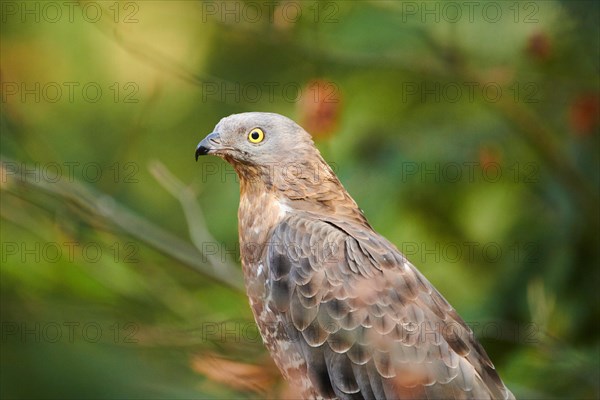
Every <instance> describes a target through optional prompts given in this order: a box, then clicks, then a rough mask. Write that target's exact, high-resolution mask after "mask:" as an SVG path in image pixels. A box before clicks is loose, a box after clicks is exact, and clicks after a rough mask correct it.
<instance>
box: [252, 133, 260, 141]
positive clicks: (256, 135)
mask: <svg viewBox="0 0 600 400" xmlns="http://www.w3.org/2000/svg"><path fill="white" fill-rule="evenodd" d="M258 136H259V134H258V132H256V131H254V132H252V139H254V140H258Z"/></svg>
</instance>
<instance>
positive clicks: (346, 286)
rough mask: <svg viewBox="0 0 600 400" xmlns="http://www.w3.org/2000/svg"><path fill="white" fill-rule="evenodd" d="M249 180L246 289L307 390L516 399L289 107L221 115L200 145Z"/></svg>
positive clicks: (242, 223) (270, 340) (244, 214)
mask: <svg viewBox="0 0 600 400" xmlns="http://www.w3.org/2000/svg"><path fill="white" fill-rule="evenodd" d="M206 154H212V155H216V156H219V157H221V158H223V159H225V160H226V161H227V162H229V163H230V164H231V165H232V166H233V168H234V169H235V171H236V173H237V175H238V176H239V180H240V205H239V210H238V218H239V240H240V252H241V261H242V268H243V273H244V279H245V285H246V291H247V294H248V297H249V300H250V305H251V308H252V312H253V314H254V317H255V319H256V323H257V325H258V327H259V330H260V333H261V335H262V338H263V341H264V343H265V345H266V347H267V348H268V350H269V352H270V353H271V356H272V358H273V359H274V361H275V363H276V364H277V366H278V368H279V369H280V370H281V372H282V374H283V376H284V377H285V378H286V379H287V380H288V382H289V384H290V385H291V387H292V388H293V390H295V393H297V394H298V396H299V397H302V398H304V399H354V400H358V399H514V396H513V395H512V393H511V392H510V391H509V390H508V389H507V388H506V386H505V385H504V384H503V382H502V381H501V379H500V377H499V376H498V373H497V372H496V370H495V368H494V365H493V364H492V362H491V361H490V359H489V357H488V355H487V354H486V352H485V350H484V349H483V347H482V346H481V345H480V344H479V343H478V342H477V340H476V339H475V338H474V337H473V332H472V330H471V329H470V328H469V327H468V326H467V325H466V323H465V322H464V321H463V320H462V319H461V317H460V316H459V315H458V314H457V313H456V311H455V310H454V309H453V308H452V306H451V305H450V304H449V303H448V302H447V301H446V299H444V297H442V295H441V294H440V293H439V292H438V291H437V290H436V289H435V288H434V287H433V285H432V284H431V283H429V281H428V280H427V279H426V278H425V277H424V276H423V275H422V274H421V273H420V272H419V271H418V270H417V269H416V268H415V267H414V266H413V265H412V264H411V263H410V262H409V261H408V260H407V259H406V258H405V257H404V256H403V254H402V253H400V251H398V249H397V248H396V247H395V246H394V245H393V244H392V243H390V242H389V241H388V240H386V239H385V238H384V237H383V236H381V235H380V234H378V233H377V232H375V230H374V229H373V228H372V227H371V225H369V223H368V222H367V219H366V218H365V216H364V215H363V212H362V211H361V209H360V208H359V207H358V206H357V204H356V202H355V201H354V200H353V199H352V197H350V195H349V194H348V192H347V191H346V190H345V189H344V187H343V186H342V184H341V183H340V181H339V180H338V178H337V177H336V175H335V174H334V172H333V171H332V169H331V168H330V167H329V165H328V164H327V163H326V162H325V161H324V160H323V158H322V157H321V155H320V153H319V151H318V150H317V148H316V147H315V145H314V143H313V141H312V139H311V136H310V135H309V134H308V133H307V132H306V131H305V130H304V129H302V128H301V127H300V126H299V125H297V124H296V123H295V122H294V121H292V120H291V119H288V118H286V117H284V116H281V115H278V114H272V113H258V112H249V113H242V114H234V115H231V116H229V117H226V118H223V119H222V120H221V121H220V122H219V123H218V124H217V126H216V127H215V129H214V132H212V133H210V134H209V135H208V136H206V138H204V139H203V140H202V141H201V142H200V143H199V144H198V146H197V148H196V154H195V155H196V160H198V157H199V156H202V155H206Z"/></svg>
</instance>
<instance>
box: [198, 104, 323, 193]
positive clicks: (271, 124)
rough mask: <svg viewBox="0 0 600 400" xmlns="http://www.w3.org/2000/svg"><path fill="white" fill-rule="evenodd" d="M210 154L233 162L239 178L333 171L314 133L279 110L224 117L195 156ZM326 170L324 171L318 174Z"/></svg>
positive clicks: (270, 180) (272, 181)
mask: <svg viewBox="0 0 600 400" xmlns="http://www.w3.org/2000/svg"><path fill="white" fill-rule="evenodd" d="M207 154H212V155H216V156H219V157H221V158H223V159H225V160H226V161H227V162H229V163H230V164H232V165H233V167H234V168H235V170H236V172H237V173H238V175H239V176H240V178H242V179H247V178H249V177H252V178H256V177H258V178H260V180H262V181H264V182H266V183H268V184H269V185H277V182H281V183H283V182H282V181H286V183H288V184H289V183H290V180H296V179H302V180H305V178H306V177H307V176H312V177H315V176H316V177H318V178H319V177H320V178H322V177H323V176H326V177H329V176H330V175H333V173H332V172H331V170H330V168H329V166H328V165H327V164H326V163H325V161H323V159H322V158H321V155H320V154H319V151H318V150H317V148H316V147H315V146H314V143H313V141H312V139H311V136H310V135H309V134H308V133H307V132H306V131H305V130H304V129H302V128H301V127H300V126H299V125H297V124H296V123H295V122H294V121H292V120H291V119H289V118H287V117H284V116H282V115H279V114H273V113H261V112H248V113H242V114H233V115H230V116H228V117H225V118H223V119H221V121H219V123H218V124H217V126H216V127H215V129H214V131H213V132H212V133H210V134H209V135H208V136H206V137H205V138H204V139H203V140H202V141H201V142H200V143H199V144H198V146H197V147H196V160H198V157H200V156H203V155H207ZM323 170H326V173H325V175H323V174H321V175H319V174H318V172H321V171H323ZM286 186H287V185H286Z"/></svg>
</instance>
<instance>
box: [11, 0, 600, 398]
mask: <svg viewBox="0 0 600 400" xmlns="http://www.w3.org/2000/svg"><path fill="white" fill-rule="evenodd" d="M0 6H1V11H2V14H1V24H2V25H1V26H2V28H1V39H0V45H1V64H0V66H1V69H0V74H1V75H0V79H1V85H2V86H1V96H2V102H1V106H2V112H1V122H0V123H1V130H2V133H1V141H0V143H1V146H2V148H1V154H2V168H1V169H0V172H1V175H0V177H1V186H0V188H1V196H2V197H1V200H2V201H1V216H2V220H1V222H2V223H1V228H0V233H1V235H2V237H1V243H2V248H1V253H2V254H1V270H0V278H1V286H0V288H1V320H2V321H1V323H2V332H1V338H0V339H1V341H0V346H1V347H0V348H1V364H0V368H1V370H0V387H1V389H0V394H1V396H2V398H19V399H24V398H27V399H30V398H62V399H65V398H78V399H82V398H94V399H99V398H115V399H116V398H119V399H133V398H152V399H159V398H165V399H166V398H169V399H174V398H175V399H177V398H180V399H184V398H185V399H189V398H264V397H271V398H278V397H284V396H286V395H288V396H289V395H290V394H289V393H287V392H286V388H285V385H283V384H282V383H281V382H280V379H279V377H278V376H279V375H278V373H277V371H275V370H274V369H273V366H272V365H271V364H270V362H269V358H268V356H267V355H266V351H265V350H264V348H263V346H262V342H261V340H260V338H259V337H258V336H257V333H256V329H255V328H254V324H253V320H252V316H251V313H250V310H249V307H248V305H247V300H246V298H245V295H244V292H243V290H242V289H241V287H242V286H241V280H240V272H239V249H238V245H237V203H238V184H237V179H236V178H235V175H234V174H233V170H232V169H231V168H230V167H229V166H228V165H226V164H225V163H224V162H222V161H221V160H218V159H216V158H212V157H207V158H202V159H200V160H199V162H198V163H196V162H194V157H193V153H194V150H195V146H196V144H197V143H198V142H199V141H200V140H201V139H202V138H203V137H204V136H205V135H206V134H207V133H209V132H211V129H212V128H213V126H214V125H215V124H216V123H217V122H218V120H219V119H220V118H222V117H224V116H227V115H229V114H231V113H236V112H244V111H271V112H278V113H281V114H284V115H287V116H289V117H291V118H293V119H295V120H296V121H298V122H299V123H301V124H302V125H303V126H304V127H306V128H307V130H309V131H310V132H311V133H313V136H314V137H315V140H316V143H317V145H318V147H319V148H320V150H321V152H322V153H323V155H324V157H325V158H326V159H327V160H328V161H329V162H330V163H331V164H332V166H333V167H334V170H335V171H336V172H337V173H338V175H339V177H340V179H341V180H342V182H343V183H344V185H345V186H346V188H347V189H348V191H349V192H350V193H351V194H352V196H353V197H354V198H355V199H356V201H357V202H358V204H359V205H360V206H361V207H362V208H363V210H364V211H365V213H366V215H367V217H368V218H369V220H370V222H371V223H372V225H373V226H374V227H375V229H377V230H378V231H379V232H380V233H382V234H383V235H384V236H386V237H387V238H388V239H390V240H391V241H392V242H393V243H395V244H396V245H397V246H398V247H399V248H400V249H401V250H403V251H404V252H405V253H406V254H407V256H408V258H409V259H410V260H412V262H413V263H414V264H415V265H416V266H417V267H418V268H419V269H420V270H421V271H422V272H423V273H424V274H425V275H426V276H427V277H428V278H429V280H430V281H431V282H432V283H433V284H434V285H435V286H436V287H437V288H438V289H439V290H440V291H441V292H442V293H443V294H444V295H445V296H446V297H447V298H448V300H449V301H450V302H451V303H452V304H453V305H454V307H455V308H456V309H457V310H458V311H459V313H460V314H461V315H462V316H463V317H464V319H465V320H466V321H468V322H469V323H470V324H471V326H472V327H473V329H474V331H475V334H476V335H477V337H478V338H479V339H480V340H481V341H482V343H483V345H484V347H485V348H486V349H487V351H488V353H489V354H490V357H491V358H492V360H494V363H495V364H496V367H497V368H498V370H499V371H500V375H501V376H502V378H503V379H504V381H505V382H506V384H507V385H508V386H509V387H510V388H511V390H512V391H513V392H514V393H515V395H516V396H517V398H521V399H534V398H535V399H540V398H565V399H566V398H569V399H571V398H598V397H599V396H600V388H599V383H598V382H600V366H599V361H598V360H599V358H600V354H599V353H600V340H599V334H598V328H599V326H598V325H599V321H600V305H599V303H600V295H599V291H598V287H599V284H600V282H599V261H600V258H599V248H600V243H599V236H598V233H599V225H600V224H599V214H598V199H599V179H600V174H599V162H598V161H599V152H598V148H599V146H598V144H599V143H598V128H599V108H600V105H599V102H600V100H599V71H600V68H599V67H600V65H599V60H600V57H599V55H600V54H599V49H600V44H599V37H600V35H599V33H600V29H599V26H600V23H599V22H600V13H599V6H598V2H595V1H564V2H558V1H533V2H512V1H506V2H505V1H496V2H494V1H491V2H487V1H475V2H434V1H425V2H421V1H419V2H407V1H340V2H333V1H310V0H309V1H302V2H298V1H285V0H280V1H278V2H274V3H270V2H262V1H260V2H252V1H249V2H240V1H228V2H214V1H208V2H195V1H180V2H178V1H147V2H144V1H125V2H116V1H97V2H86V1H80V2H53V1H48V2H37V1H1V2H0Z"/></svg>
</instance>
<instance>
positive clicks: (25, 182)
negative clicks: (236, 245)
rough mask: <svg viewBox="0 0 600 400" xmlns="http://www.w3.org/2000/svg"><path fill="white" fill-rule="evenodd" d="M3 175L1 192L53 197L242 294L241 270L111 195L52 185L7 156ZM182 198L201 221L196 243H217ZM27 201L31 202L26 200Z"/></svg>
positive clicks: (0, 167)
mask: <svg viewBox="0 0 600 400" xmlns="http://www.w3.org/2000/svg"><path fill="white" fill-rule="evenodd" d="M163 173H164V171H163ZM0 176H1V184H0V190H1V191H6V192H8V193H11V194H13V195H15V196H17V197H25V198H26V196H24V195H23V191H33V192H39V193H43V194H46V195H50V196H52V197H54V198H57V199H58V200H60V201H62V202H63V203H65V204H67V205H69V206H71V207H73V208H75V209H76V210H77V211H79V212H80V214H81V215H82V216H83V217H84V220H85V221H86V222H87V223H88V224H90V225H97V221H96V220H100V221H102V222H105V223H108V224H109V225H112V226H115V227H118V228H119V229H120V230H121V231H123V232H125V233H127V234H129V235H130V236H132V237H134V238H136V239H138V240H140V241H142V242H145V243H146V244H147V245H149V246H151V247H153V248H155V249H157V250H159V251H160V252H162V253H164V254H166V255H168V256H170V257H172V258H173V259H175V260H178V261H180V262H181V263H183V264H185V265H187V266H189V267H191V268H193V269H194V270H196V271H197V272H199V273H201V274H203V275H205V276H207V277H209V278H211V279H214V280H216V281H218V282H221V283H223V284H225V285H227V286H229V287H231V288H234V289H237V290H240V291H243V288H244V285H243V280H242V275H241V272H240V270H239V269H237V268H236V267H235V266H233V265H230V264H226V263H223V262H221V261H220V260H219V259H217V258H215V257H208V256H206V255H204V254H202V252H201V251H199V250H198V249H197V248H195V247H194V246H192V245H191V244H189V243H187V242H185V241H183V240H181V239H180V238H178V237H176V236H175V235H173V234H172V233H170V232H168V231H166V230H164V229H162V228H160V227H159V226H156V225H155V224H153V223H152V222H150V221H148V220H146V219H144V218H142V217H140V216H139V215H137V214H135V213H134V212H133V211H131V210H129V209H128V208H126V207H124V206H122V205H120V204H119V203H118V202H117V201H116V200H115V199H114V198H112V197H111V196H108V195H106V194H103V193H100V192H98V191H96V190H94V189H92V188H91V187H88V186H86V185H83V184H81V183H80V182H77V181H75V180H69V181H67V180H65V179H60V180H59V181H57V182H51V181H49V180H48V179H47V177H46V176H45V175H44V174H43V173H41V171H40V170H39V168H37V167H32V166H27V165H26V163H22V162H16V161H13V160H11V159H9V158H7V157H5V156H0ZM171 178H172V177H171ZM164 179H168V178H164ZM164 179H163V180H164ZM177 183H178V182H176V181H172V182H171V186H170V188H171V189H173V188H174V187H177V186H176V184H177ZM180 196H181V197H182V198H185V208H184V209H185V210H186V216H188V218H190V217H193V218H196V217H198V218H199V219H198V220H195V219H194V225H193V226H192V225H190V232H191V234H192V235H193V237H194V240H195V241H196V242H197V241H198V240H200V241H202V240H204V241H206V240H213V241H214V239H212V237H211V236H210V235H209V234H208V231H207V230H206V228H205V227H204V226H203V224H204V220H203V219H202V217H201V212H200V210H199V208H198V209H197V210H191V209H192V207H191V206H190V204H189V202H190V201H192V200H191V197H190V194H189V193H187V194H185V195H180ZM26 201H29V200H27V199H26ZM180 201H181V200H180ZM182 204H183V202H182ZM3 218H4V215H3ZM201 225H202V226H201ZM215 243H216V242H215Z"/></svg>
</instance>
